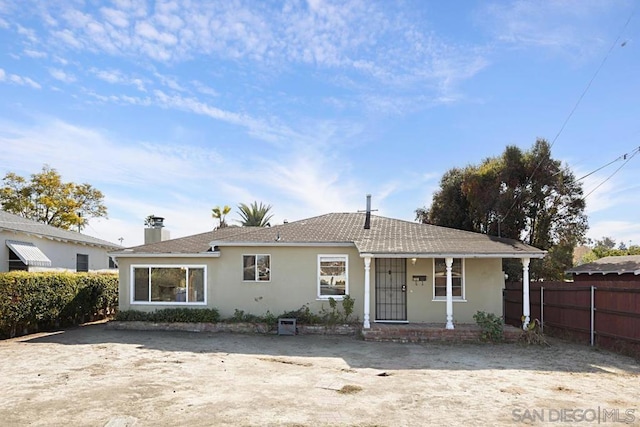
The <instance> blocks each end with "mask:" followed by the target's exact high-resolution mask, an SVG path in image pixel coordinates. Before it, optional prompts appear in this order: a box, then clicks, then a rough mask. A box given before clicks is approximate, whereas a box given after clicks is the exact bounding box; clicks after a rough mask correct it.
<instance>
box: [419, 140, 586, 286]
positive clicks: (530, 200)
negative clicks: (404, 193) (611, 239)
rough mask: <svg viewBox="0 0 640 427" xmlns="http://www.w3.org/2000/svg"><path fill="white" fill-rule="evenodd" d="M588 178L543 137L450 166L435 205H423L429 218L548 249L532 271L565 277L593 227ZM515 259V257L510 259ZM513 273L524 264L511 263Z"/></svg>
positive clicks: (426, 220) (421, 212)
mask: <svg viewBox="0 0 640 427" xmlns="http://www.w3.org/2000/svg"><path fill="white" fill-rule="evenodd" d="M584 209H585V201H584V197H583V191H582V184H581V183H580V182H578V181H577V180H576V178H575V175H574V174H573V173H572V172H571V171H570V170H569V169H568V168H567V167H563V165H562V163H561V162H560V161H558V160H555V159H553V158H552V157H551V146H550V145H549V143H548V142H547V141H545V140H544V139H538V140H537V141H536V142H535V144H534V145H533V147H532V148H531V149H530V150H526V151H522V150H521V149H519V148H518V147H515V146H508V147H506V149H505V151H504V152H503V154H502V155H501V156H499V157H491V158H487V159H484V160H483V161H482V162H481V163H480V164H478V165H469V166H466V167H465V168H464V169H460V168H453V169H450V170H449V171H447V172H446V173H445V174H444V176H443V177H442V179H441V181H440V189H439V190H438V191H436V192H435V193H434V195H433V200H432V203H431V206H430V207H429V208H424V207H423V208H418V209H417V210H416V219H417V220H418V221H421V222H423V223H429V224H435V225H441V226H446V227H453V228H458V229H462V230H470V231H475V232H479V233H486V234H491V235H496V236H501V237H509V238H512V239H516V240H521V241H523V242H525V243H528V244H530V245H533V246H536V247H538V248H541V249H544V250H548V251H549V255H548V256H547V257H546V258H545V259H544V260H542V261H536V262H534V263H532V266H531V272H532V277H535V278H546V279H560V278H562V276H563V272H564V270H566V269H567V268H568V267H570V266H571V265H572V252H573V248H575V246H576V245H577V244H578V243H580V242H582V241H583V240H584V238H585V234H586V231H587V229H588V225H587V218H586V215H585V214H584ZM506 264H509V263H506ZM507 270H509V273H511V274H510V275H511V276H512V277H513V276H515V277H518V275H519V270H518V269H517V268H514V267H512V266H507V265H506V266H505V271H507Z"/></svg>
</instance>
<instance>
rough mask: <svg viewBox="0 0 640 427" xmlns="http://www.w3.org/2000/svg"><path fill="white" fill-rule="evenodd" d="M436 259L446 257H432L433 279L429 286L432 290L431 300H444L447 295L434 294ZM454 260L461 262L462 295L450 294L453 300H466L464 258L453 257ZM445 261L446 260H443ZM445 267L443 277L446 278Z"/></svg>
mask: <svg viewBox="0 0 640 427" xmlns="http://www.w3.org/2000/svg"><path fill="white" fill-rule="evenodd" d="M436 259H446V258H433V280H432V281H431V285H432V286H431V288H432V292H433V295H432V296H433V301H446V300H447V296H446V295H444V296H436ZM456 260H460V263H461V266H460V267H461V274H462V280H461V286H462V292H461V293H462V296H452V299H453V301H454V302H455V301H458V302H466V301H467V298H466V294H465V292H466V286H465V282H466V274H465V259H464V258H453V262H456ZM445 262H446V261H445ZM446 272H447V270H446V268H445V278H446Z"/></svg>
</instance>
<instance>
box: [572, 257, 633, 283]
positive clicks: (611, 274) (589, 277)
mask: <svg viewBox="0 0 640 427" xmlns="http://www.w3.org/2000/svg"><path fill="white" fill-rule="evenodd" d="M566 273H567V274H571V276H573V280H574V282H587V281H588V282H596V281H597V282H625V281H630V282H631V281H634V282H640V255H626V256H607V257H604V258H600V259H598V260H596V261H593V262H590V263H588V264H582V265H579V266H577V267H574V268H572V269H571V270H567V271H566Z"/></svg>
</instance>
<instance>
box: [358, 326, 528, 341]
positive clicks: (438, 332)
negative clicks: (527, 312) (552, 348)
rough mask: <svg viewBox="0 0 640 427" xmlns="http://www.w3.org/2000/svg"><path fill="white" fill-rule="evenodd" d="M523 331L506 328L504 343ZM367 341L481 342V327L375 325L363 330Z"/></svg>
mask: <svg viewBox="0 0 640 427" xmlns="http://www.w3.org/2000/svg"><path fill="white" fill-rule="evenodd" d="M521 334H522V329H520V328H516V327H515V326H511V325H505V326H504V341H505V342H516V341H517V340H518V338H519V337H520V335H521ZM362 336H363V338H364V340H365V341H377V342H382V341H390V342H415V343H421V342H434V341H447V342H479V341H480V327H479V326H478V325H475V324H469V323H462V324H456V327H455V329H446V328H444V327H443V325H442V324H441V323H405V324H398V323H393V324H392V323H373V324H371V327H370V328H368V329H366V328H363V329H362Z"/></svg>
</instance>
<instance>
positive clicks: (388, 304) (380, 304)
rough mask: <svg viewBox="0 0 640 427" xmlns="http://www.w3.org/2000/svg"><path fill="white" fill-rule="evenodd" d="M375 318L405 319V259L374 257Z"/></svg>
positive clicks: (388, 319)
mask: <svg viewBox="0 0 640 427" xmlns="http://www.w3.org/2000/svg"><path fill="white" fill-rule="evenodd" d="M375 260H376V283H375V287H376V320H379V321H385V320H386V321H406V320H407V260H406V259H404V258H376V259H375Z"/></svg>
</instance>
